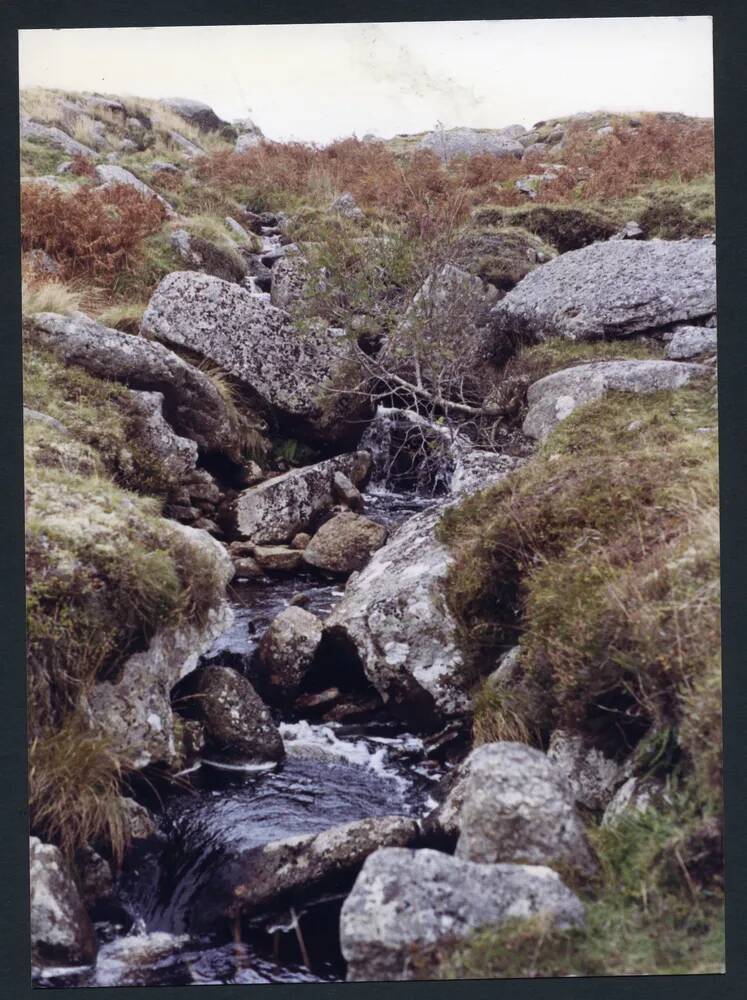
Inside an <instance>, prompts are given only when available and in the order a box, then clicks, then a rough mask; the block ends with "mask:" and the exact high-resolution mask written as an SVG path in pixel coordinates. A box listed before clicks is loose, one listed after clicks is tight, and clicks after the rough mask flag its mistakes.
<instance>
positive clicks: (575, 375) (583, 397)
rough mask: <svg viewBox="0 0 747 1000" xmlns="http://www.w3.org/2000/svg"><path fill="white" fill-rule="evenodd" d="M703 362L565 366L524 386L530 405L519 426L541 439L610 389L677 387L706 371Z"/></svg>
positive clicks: (669, 388) (610, 362) (661, 388)
mask: <svg viewBox="0 0 747 1000" xmlns="http://www.w3.org/2000/svg"><path fill="white" fill-rule="evenodd" d="M708 371H709V369H708V368H707V367H706V366H704V365H697V364H689V363H686V362H681V361H652V360H646V361H633V360H631V361H592V362H590V363H588V364H584V365H577V366H575V367H574V368H564V369H563V370H562V371H559V372H554V373H553V374H552V375H546V376H545V378H541V379H540V380H539V381H538V382H534V383H533V384H532V385H530V387H529V389H528V390H527V403H528V404H529V408H528V410H527V415H526V417H525V418H524V424H523V426H522V430H523V432H524V433H525V434H526V435H528V436H529V437H532V438H535V439H537V440H539V441H544V440H545V439H546V438H547V437H548V435H549V434H551V433H552V431H553V430H554V429H555V428H556V427H557V425H558V424H559V423H560V422H561V420H565V418H566V417H569V416H570V415H571V413H573V411H574V410H576V409H577V408H578V407H579V406H583V405H584V404H585V403H590V402H592V401H593V400H595V399H600V398H601V397H602V396H604V395H606V393H608V392H610V391H611V390H615V391H616V392H633V393H648V392H659V391H661V390H663V389H667V390H671V389H679V388H681V387H682V386H683V385H687V383H688V382H690V381H691V380H692V379H693V378H696V377H697V376H699V375H705V374H707V373H708Z"/></svg>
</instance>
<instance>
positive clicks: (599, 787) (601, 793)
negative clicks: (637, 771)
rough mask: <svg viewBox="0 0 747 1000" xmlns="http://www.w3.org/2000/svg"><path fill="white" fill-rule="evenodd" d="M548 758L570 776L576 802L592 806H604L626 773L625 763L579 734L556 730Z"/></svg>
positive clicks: (588, 806)
mask: <svg viewBox="0 0 747 1000" xmlns="http://www.w3.org/2000/svg"><path fill="white" fill-rule="evenodd" d="M547 757H548V759H549V760H551V761H552V762H553V764H555V765H556V766H557V767H558V768H560V770H561V771H562V772H563V774H564V775H565V776H566V778H567V779H568V782H569V784H570V786H571V788H572V789H573V794H574V795H575V797H576V802H579V803H580V804H581V805H583V806H586V807H587V808H588V809H604V808H605V806H606V805H608V803H609V802H610V800H611V799H612V796H613V795H614V794H615V789H616V788H617V787H618V786H619V785H620V783H621V782H622V781H623V778H624V776H625V771H624V769H623V767H622V765H620V764H618V763H617V761H614V760H611V759H610V758H609V757H605V755H604V754H603V753H602V752H601V751H600V750H596V749H594V748H593V747H588V746H586V744H585V743H584V740H583V738H582V737H581V736H579V735H578V734H577V733H571V732H566V731H565V730H561V729H556V730H555V732H554V733H553V734H552V736H551V737H550V745H549V747H548V749H547Z"/></svg>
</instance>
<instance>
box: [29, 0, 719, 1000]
mask: <svg viewBox="0 0 747 1000" xmlns="http://www.w3.org/2000/svg"><path fill="white" fill-rule="evenodd" d="M323 13H324V12H322V15H323ZM296 16H298V15H297V14H296ZM364 16H365V15H364ZM154 17H155V15H154ZM17 39H18V78H19V90H18V95H17V97H18V125H19V142H20V146H19V149H20V178H19V181H18V185H17V192H18V196H19V199H20V253H21V261H20V277H21V288H20V289H18V292H19V297H20V298H21V300H22V322H21V324H20V326H19V329H18V330H17V331H16V332H14V334H13V335H14V337H16V339H20V340H21V342H22V352H23V480H24V481H23V490H24V496H25V512H24V518H25V571H26V577H25V587H26V591H25V595H26V605H25V608H26V617H25V626H26V688H27V709H26V711H27V723H26V724H27V737H28V800H27V808H28V830H27V832H28V880H29V881H28V886H29V896H30V902H29V909H27V910H26V911H25V914H26V916H24V918H23V920H24V923H25V924H27V926H28V935H29V945H28V966H27V968H28V977H29V979H28V982H29V983H30V986H29V988H34V989H52V990H54V989H58V990H59V989H66V990H67V989H70V988H80V989H83V988H96V987H177V988H180V987H191V986H208V987H209V986H220V985H229V984H233V985H237V986H250V985H262V984H278V983H280V984H294V985H295V984H301V985H299V992H300V993H303V992H304V990H306V992H307V995H308V996H311V993H309V992H308V990H309V989H312V988H310V987H307V986H306V985H305V984H310V983H311V984H313V983H317V984H332V983H340V984H344V983H363V982H393V981H410V982H412V981H416V980H427V981H430V982H431V983H434V982H436V981H446V980H449V981H459V980H529V979H533V980H536V979H549V978H551V979H562V978H566V977H612V978H613V979H614V977H631V976H651V977H662V976H664V977H667V976H670V977H671V976H681V977H693V976H704V975H705V976H707V975H711V976H714V975H721V980H715V982H716V983H718V982H719V981H725V979H726V977H725V975H724V974H725V973H726V971H727V968H726V960H725V927H724V923H725V922H724V907H725V882H724V859H723V829H724V803H723V786H722V763H723V734H722V668H721V583H720V581H721V569H720V544H719V537H720V516H719V451H718V446H719V427H718V425H719V419H718V414H719V404H718V394H717V378H718V366H717V308H716V284H717V282H716V252H717V247H716V199H715V185H716V180H715V173H716V171H715V156H714V59H713V19H712V17H710V16H701V15H697V16H695V15H693V16H646V17H639V16H626V17H577V18H575V17H574V18H571V17H553V18H546V19H536V18H532V19H530V18H515V19H511V20H509V19H505V20H501V19H498V18H497V17H496V19H494V20H450V21H447V20H435V19H434V20H423V21H394V20H393V21H384V20H382V21H379V22H375V21H371V22H355V23H354V22H346V23H343V22H332V21H331V20H330V22H329V23H288V24H282V23H275V24H231V23H228V24H211V25H204V24H199V25H198V24H192V25H185V26H168V25H163V26H158V24H157V23H156V24H154V25H153V26H151V27H66V28H56V29H52V28H45V27H28V28H23V29H21V30H19V31H18V32H17ZM9 97H10V101H11V103H13V104H14V105H15V101H16V94H15V85H14V87H13V92H12V93H11V94H10V95H9ZM718 107H719V114H720V113H721V108H720V105H719V106H718ZM718 120H720V119H718ZM717 125H718V121H717ZM10 141H15V137H14V136H13V137H10ZM720 155H721V154H720V153H719V156H720ZM721 163H722V161H721V159H719V177H721V174H720V169H721ZM11 181H12V183H13V184H14V185H15V183H16V182H15V180H14V179H13V178H11ZM720 190H721V189H720V188H719V191H720ZM721 210H722V204H721V202H719V220H720V221H721V218H722V216H721ZM722 235H723V234H722ZM722 250H723V246H722ZM14 253H16V251H14ZM16 260H17V256H16ZM720 264H721V260H720ZM719 274H720V275H721V271H719ZM721 305H722V318H723V319H724V322H725V323H726V322H727V319H728V316H727V314H726V313H725V312H724V302H723V301H722V303H721ZM724 329H725V330H726V332H727V333H728V330H729V329H730V327H728V325H727V326H725V327H724ZM724 336H726V333H725V334H724ZM726 346H727V344H726V341H724V350H726ZM725 357H726V358H727V359H728V355H727V356H725ZM723 368H724V371H725V372H726V371H727V369H728V368H729V364H727V363H726V361H725V363H724V365H723ZM726 389H727V385H726V384H725V385H724V394H726ZM17 408H18V410H19V411H20V399H19V401H18V407H17ZM19 421H20V415H19ZM725 426H728V425H726V424H725ZM19 448H20V445H19ZM724 484H725V485H724V488H726V477H725V479H724ZM19 489H20V486H19ZM19 536H20V531H19ZM19 544H20V543H19ZM724 551H725V553H726V552H727V551H728V546H727V544H726V538H725V543H724ZM724 643H725V650H726V649H728V648H729V643H728V642H727V637H726V632H725V635H724ZM732 645H733V644H732ZM19 659H20V657H19ZM18 671H19V675H20V674H21V671H22V664H20V663H19V667H18ZM728 731H731V730H728ZM729 787H730V788H731V786H729ZM730 801H731V800H730ZM23 838H24V839H23V845H22V846H23V851H24V856H25V851H26V833H25V832H24V833H23ZM24 864H25V862H24ZM730 865H731V860H730ZM731 870H732V869H731V867H730V871H731ZM730 877H731V876H730ZM24 895H25V893H24ZM730 947H731V946H730ZM730 955H731V952H730ZM730 968H731V964H730ZM409 988H411V989H412V988H413V987H409ZM424 988H425V987H424ZM653 988H655V987H652V989H653ZM340 990H341V991H342V992H343V993H347V992H348V987H347V986H341V987H340ZM644 990H645V986H644ZM66 995H68V993H67V992H66ZM145 995H146V994H142V996H145ZM179 995H180V996H181V995H182V994H181V993H179ZM268 995H269V994H268ZM294 995H295V990H294ZM315 995H319V993H318V987H317V992H316V994H315ZM326 995H327V994H326V993H325V996H326ZM335 995H336V994H335ZM358 995H361V994H360V993H359V994H358ZM378 995H379V994H377V996H378ZM403 995H404V994H403ZM472 995H473V996H475V997H476V996H477V994H472ZM579 995H580V994H579Z"/></svg>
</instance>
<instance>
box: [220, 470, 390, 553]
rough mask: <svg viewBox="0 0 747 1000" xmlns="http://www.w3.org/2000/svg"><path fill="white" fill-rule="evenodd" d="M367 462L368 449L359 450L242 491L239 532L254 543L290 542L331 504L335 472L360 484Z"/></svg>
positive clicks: (293, 471)
mask: <svg viewBox="0 0 747 1000" xmlns="http://www.w3.org/2000/svg"><path fill="white" fill-rule="evenodd" d="M370 465H371V456H370V455H369V454H368V452H364V451H359V452H355V453H354V454H352V455H340V456H338V457H337V458H330V459H327V461H325V462H319V463H318V464H317V465H309V466H306V468H303V469H292V470H291V471H290V472H286V473H284V474H283V475H281V476H275V477H274V478H273V479H268V480H266V481H265V482H263V483H260V484H259V486H254V487H252V488H251V489H248V490H244V492H243V493H241V494H240V496H239V497H238V499H237V501H236V522H237V525H238V529H239V532H240V533H241V534H242V535H243V536H244V537H246V538H248V539H250V540H251V541H253V542H256V543H258V544H263V543H268V542H288V541H290V540H291V539H292V538H293V537H294V535H296V534H298V532H300V531H305V530H306V529H307V528H309V527H312V526H315V522H316V521H318V520H320V519H321V517H322V515H323V514H325V513H326V512H327V511H328V510H329V509H330V508H331V507H332V505H333V504H334V502H335V498H334V486H333V483H334V474H335V472H344V473H345V475H346V476H347V477H348V478H349V479H350V480H351V481H352V482H353V483H354V484H355V485H360V484H361V483H363V481H364V480H365V478H366V476H367V474H368V470H369V468H370Z"/></svg>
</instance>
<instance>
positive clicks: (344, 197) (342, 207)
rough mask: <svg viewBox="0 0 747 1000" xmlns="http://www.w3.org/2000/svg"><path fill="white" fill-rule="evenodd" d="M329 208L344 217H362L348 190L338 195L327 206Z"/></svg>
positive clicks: (361, 212)
mask: <svg viewBox="0 0 747 1000" xmlns="http://www.w3.org/2000/svg"><path fill="white" fill-rule="evenodd" d="M329 210H330V212H334V213H335V215H342V216H344V217H345V218H346V219H362V218H363V211H362V210H361V209H360V208H359V207H358V204H357V202H356V200H355V198H354V197H353V196H352V194H351V193H350V192H349V191H345V192H343V194H340V195H338V196H337V197H336V198H335V200H334V201H333V202H332V204H331V205H330V206H329Z"/></svg>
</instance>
